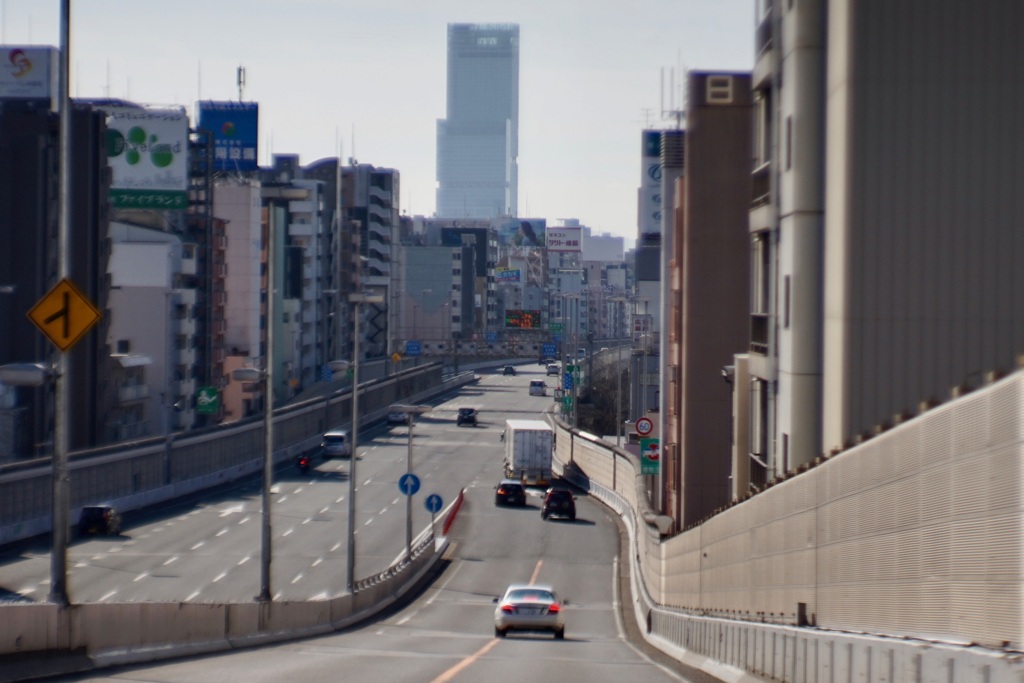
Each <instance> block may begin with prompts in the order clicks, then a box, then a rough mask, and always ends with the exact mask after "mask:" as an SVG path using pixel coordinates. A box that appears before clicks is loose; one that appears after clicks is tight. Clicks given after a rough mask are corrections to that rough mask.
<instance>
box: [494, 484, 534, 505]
mask: <svg viewBox="0 0 1024 683" xmlns="http://www.w3.org/2000/svg"><path fill="white" fill-rule="evenodd" d="M494 504H495V505H526V489H525V488H523V485H522V483H521V482H518V481H516V480H515V479H502V480H501V481H500V482H499V483H498V485H497V486H495V487H494Z"/></svg>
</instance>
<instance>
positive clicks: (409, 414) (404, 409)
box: [389, 404, 432, 562]
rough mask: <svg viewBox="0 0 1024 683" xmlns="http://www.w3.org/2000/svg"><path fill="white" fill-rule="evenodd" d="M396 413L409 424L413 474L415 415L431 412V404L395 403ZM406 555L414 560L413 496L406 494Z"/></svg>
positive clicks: (408, 466)
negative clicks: (404, 417)
mask: <svg viewBox="0 0 1024 683" xmlns="http://www.w3.org/2000/svg"><path fill="white" fill-rule="evenodd" d="M389 410H392V411H394V412H396V413H404V414H405V416H406V421H407V424H408V426H409V447H408V449H407V450H406V453H405V473H406V474H412V430H413V424H414V423H415V422H416V419H415V416H416V415H422V414H424V413H429V412H430V411H431V410H432V408H431V407H430V406H408V405H400V404H395V405H393V406H391V407H390V408H389ZM405 557H406V559H407V560H408V561H409V562H412V496H411V495H408V494H406V496H405Z"/></svg>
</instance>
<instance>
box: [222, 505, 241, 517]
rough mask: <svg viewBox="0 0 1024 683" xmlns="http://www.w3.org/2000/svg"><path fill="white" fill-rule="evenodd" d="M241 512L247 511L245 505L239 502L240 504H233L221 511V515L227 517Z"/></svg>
mask: <svg viewBox="0 0 1024 683" xmlns="http://www.w3.org/2000/svg"><path fill="white" fill-rule="evenodd" d="M241 512H245V506H244V505H242V504H241V503H239V504H238V505H232V506H231V507H229V508H225V509H224V510H222V511H221V513H220V515H219V516H220V517H227V516H228V515H234V514H238V513H241Z"/></svg>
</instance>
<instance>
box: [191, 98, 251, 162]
mask: <svg viewBox="0 0 1024 683" xmlns="http://www.w3.org/2000/svg"><path fill="white" fill-rule="evenodd" d="M259 118H260V110H259V104H257V103H256V102H212V101H209V100H207V101H205V102H200V103H199V127H200V128H201V129H203V130H208V131H210V132H211V133H212V134H213V167H214V168H215V169H217V170H218V171H254V170H256V168H257V159H256V152H257V144H256V143H257V140H258V138H259Z"/></svg>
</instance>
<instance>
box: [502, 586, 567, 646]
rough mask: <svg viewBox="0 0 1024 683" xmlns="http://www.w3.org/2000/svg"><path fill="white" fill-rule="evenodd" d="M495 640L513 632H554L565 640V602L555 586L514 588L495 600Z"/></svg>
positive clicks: (557, 637) (556, 636)
mask: <svg viewBox="0 0 1024 683" xmlns="http://www.w3.org/2000/svg"><path fill="white" fill-rule="evenodd" d="M494 602H496V603H498V606H497V607H496V608H495V610H494V636H495V637H496V638H504V637H505V634H506V633H508V632H509V631H551V632H552V633H554V634H555V638H556V639H558V640H562V639H563V638H565V611H564V606H565V604H566V602H565V601H562V600H559V599H558V596H557V595H556V594H555V591H554V589H553V588H552V587H551V586H540V585H535V584H534V585H527V584H512V585H511V586H509V587H508V588H506V589H505V594H504V595H503V596H501V597H500V598H495V599H494Z"/></svg>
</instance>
